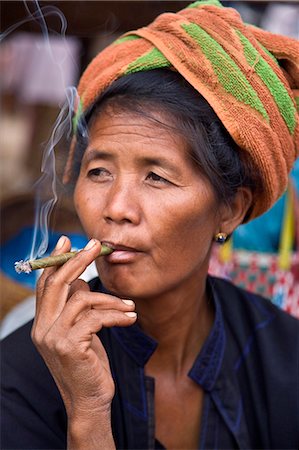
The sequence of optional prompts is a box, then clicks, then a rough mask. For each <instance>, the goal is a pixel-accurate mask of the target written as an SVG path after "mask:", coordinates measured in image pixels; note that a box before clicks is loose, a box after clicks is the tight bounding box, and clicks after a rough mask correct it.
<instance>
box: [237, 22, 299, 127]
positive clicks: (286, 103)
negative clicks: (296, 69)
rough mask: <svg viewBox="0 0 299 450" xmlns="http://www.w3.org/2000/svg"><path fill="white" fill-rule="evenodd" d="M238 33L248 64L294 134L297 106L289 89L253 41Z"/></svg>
mask: <svg viewBox="0 0 299 450" xmlns="http://www.w3.org/2000/svg"><path fill="white" fill-rule="evenodd" d="M236 33H237V34H238V36H239V38H240V41H241V43H242V45H243V48H244V55H245V58H246V60H247V62H248V64H249V65H250V66H251V67H254V70H255V72H256V73H257V74H258V76H259V77H260V78H261V80H262V81H263V82H264V84H265V85H266V86H267V88H268V89H269V91H270V93H271V95H272V97H273V99H274V101H275V103H276V105H277V107H278V109H279V112H280V114H281V116H282V117H283V119H284V121H285V123H286V125H287V127H288V129H289V131H290V133H291V134H294V131H295V127H296V108H295V106H294V104H293V101H292V99H291V97H290V96H289V93H288V91H287V90H286V88H285V86H284V85H283V83H282V82H281V81H280V79H279V78H278V76H277V75H276V73H275V72H274V71H273V70H272V68H271V66H270V65H269V64H268V63H267V61H265V59H264V58H263V57H262V56H261V54H260V53H259V52H258V51H257V50H256V48H254V46H253V45H252V44H251V42H250V41H249V40H248V39H247V38H246V37H245V36H244V35H243V34H242V33H241V32H240V31H238V30H236Z"/></svg>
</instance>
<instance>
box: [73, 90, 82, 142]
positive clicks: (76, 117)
mask: <svg viewBox="0 0 299 450" xmlns="http://www.w3.org/2000/svg"><path fill="white" fill-rule="evenodd" d="M82 112H83V102H82V100H81V99H80V100H79V103H78V108H77V111H76V113H75V115H74V117H73V121H72V122H73V123H72V125H73V134H77V131H78V123H79V119H80V116H81V114H82Z"/></svg>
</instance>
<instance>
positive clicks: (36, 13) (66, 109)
mask: <svg viewBox="0 0 299 450" xmlns="http://www.w3.org/2000/svg"><path fill="white" fill-rule="evenodd" d="M24 5H25V9H26V11H27V13H28V17H26V18H24V19H23V20H22V21H20V22H18V23H16V24H14V25H12V26H11V27H9V28H8V29H7V30H6V31H5V32H4V33H2V34H1V35H0V42H1V41H3V39H5V38H6V37H7V36H8V35H10V34H11V33H12V32H13V31H15V30H16V29H17V28H18V27H19V26H21V25H23V24H25V23H27V22H29V21H35V22H37V23H38V24H39V26H40V29H41V32H42V34H43V38H44V43H45V44H46V49H45V50H46V51H47V53H48V55H49V59H50V60H51V61H52V64H54V65H55V66H57V70H59V73H60V76H61V81H62V86H64V87H65V89H66V100H65V103H64V104H63V106H62V108H61V110H60V113H59V115H58V117H57V119H56V121H55V123H54V126H53V131H52V134H51V137H50V139H49V141H48V143H47V145H46V147H45V150H44V152H43V158H42V166H41V172H42V175H41V177H40V178H39V180H38V181H37V182H36V184H35V205H36V208H35V224H34V231H33V238H32V246H31V251H30V259H34V258H37V257H40V256H41V255H43V253H45V251H46V250H47V248H48V243H49V220H50V215H51V212H52V210H53V208H54V206H55V203H56V202H57V199H58V197H57V179H56V164H55V147H56V146H57V144H58V143H59V142H60V141H61V139H62V138H63V139H65V137H66V136H70V134H71V132H72V114H73V111H74V106H75V104H76V102H77V91H76V88H74V87H68V88H66V86H65V83H64V77H63V70H62V64H63V58H61V59H60V61H57V60H55V57H54V55H53V52H52V48H51V42H50V37H49V31H48V26H47V22H46V20H45V18H46V17H48V16H50V15H52V16H53V15H54V16H57V17H58V18H59V20H60V24H61V28H60V32H59V33H58V34H59V36H60V37H61V38H63V39H65V32H66V28H67V22H66V19H65V16H64V15H63V13H62V12H61V11H60V10H59V9H58V8H57V7H55V6H43V7H40V5H39V2H38V1H37V0H35V1H34V2H30V5H31V6H32V5H33V7H34V8H33V9H35V10H33V11H32V12H31V11H30V8H29V6H28V2H27V1H25V0H24ZM55 34H57V33H55ZM64 49H65V51H67V45H65V46H64Z"/></svg>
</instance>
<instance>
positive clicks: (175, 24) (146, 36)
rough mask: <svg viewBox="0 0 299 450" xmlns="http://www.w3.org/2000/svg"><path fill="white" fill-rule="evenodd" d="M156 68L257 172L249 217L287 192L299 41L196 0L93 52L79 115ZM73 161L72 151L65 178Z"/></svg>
mask: <svg viewBox="0 0 299 450" xmlns="http://www.w3.org/2000/svg"><path fill="white" fill-rule="evenodd" d="M156 68H170V69H171V70H176V71H177V72H179V73H180V74H181V75H182V76H183V77H184V78H185V79H186V80H187V81H188V82H189V83H190V84H191V85H192V86H193V87H194V89H196V90H197V91H198V92H199V93H200V94H201V95H202V96H203V97H204V98H205V99H206V100H207V101H208V103H209V104H210V105H211V107H212V108H213V109H214V111H215V112H216V114H217V115H218V117H219V118H220V120H221V121H222V123H223V124H224V126H225V128H226V129H227V130H228V132H229V134H230V135H231V136H232V138H233V139H234V141H235V142H236V143H237V145H238V146H239V147H240V149H241V151H244V152H247V156H249V158H250V159H251V161H252V164H253V166H254V167H256V168H257V169H258V170H259V172H260V174H261V176H262V180H263V192H262V193H261V194H259V197H258V198H255V202H254V206H253V210H252V213H251V216H250V219H253V218H254V217H257V216H258V215H260V214H262V213H263V212H265V211H266V210H267V209H269V208H270V207H271V206H272V205H273V204H274V203H275V201H276V200H277V199H278V198H279V197H280V195H281V194H282V193H283V192H284V191H285V189H286V186H287V181H288V173H289V172H290V170H291V168H292V165H293V163H294V161H295V159H296V157H297V156H298V147H299V117H298V110H297V108H296V97H297V99H298V96H299V43H298V42H297V41H296V40H295V39H291V38H288V37H285V36H280V35H275V34H272V33H270V32H267V31H263V30H261V29H259V28H256V27H254V26H251V25H247V24H245V23H243V21H242V19H241V17H240V15H239V14H238V12H237V11H235V10H234V9H232V8H224V7H223V6H222V5H221V4H220V3H219V1H218V0H201V1H197V2H195V3H193V4H191V5H190V6H189V7H188V8H186V9H184V10H182V11H180V12H178V13H177V14H173V13H165V14H162V15H160V16H158V17H157V18H156V19H155V20H154V22H153V23H151V24H150V25H148V26H147V27H144V28H140V29H139V30H136V31H132V32H129V33H126V34H125V35H123V36H122V37H121V38H120V39H117V40H116V41H115V42H114V43H113V44H111V45H110V46H109V47H107V48H106V49H105V50H104V51H102V52H101V53H99V54H98V55H97V56H96V57H95V58H94V59H93V61H92V62H91V63H90V65H89V66H88V68H87V69H86V71H85V72H84V74H83V76H82V78H81V80H80V83H79V87H78V94H79V97H80V101H81V105H80V108H78V111H77V119H78V116H79V114H82V113H84V111H86V109H87V108H88V107H89V106H91V105H92V104H93V103H94V102H95V101H96V99H97V97H98V96H99V95H100V94H101V93H102V92H103V91H104V90H105V88H107V87H108V86H109V85H110V84H111V83H112V82H113V81H114V80H116V79H118V78H119V77H121V76H124V75H127V74H131V73H133V72H138V71H146V70H151V69H156ZM73 148H74V146H73ZM72 163H73V150H71V151H70V153H69V158H68V162H67V166H66V171H65V178H64V179H65V181H67V180H68V179H69V176H70V173H71V171H72Z"/></svg>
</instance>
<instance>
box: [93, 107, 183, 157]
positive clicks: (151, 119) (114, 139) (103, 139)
mask: <svg viewBox="0 0 299 450" xmlns="http://www.w3.org/2000/svg"><path fill="white" fill-rule="evenodd" d="M101 146H104V147H105V148H104V149H105V150H109V149H111V150H115V149H119V150H120V149H121V148H127V147H128V146H129V147H130V148H131V149H134V148H139V151H141V150H142V149H147V150H150V149H151V150H152V151H157V152H158V151H160V152H161V151H163V152H166V151H167V154H169V155H171V154H174V153H178V154H180V156H181V157H184V158H185V157H186V156H187V153H188V151H187V149H188V145H187V142H186V139H185V138H184V137H183V135H182V134H181V133H178V132H177V129H176V127H175V124H174V121H172V120H171V117H170V116H167V115H166V114H164V113H159V112H152V111H151V112H145V113H142V112H140V113H139V112H138V113H137V112H132V111H127V110H120V111H117V110H116V108H115V106H114V107H113V108H110V107H108V108H106V109H105V110H104V111H102V112H101V113H100V114H99V115H97V116H96V117H95V118H94V119H93V120H92V123H91V126H90V130H89V145H88V147H87V150H86V151H87V152H89V151H91V150H92V149H95V148H96V149H99V147H101ZM100 149H101V148H100Z"/></svg>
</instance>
